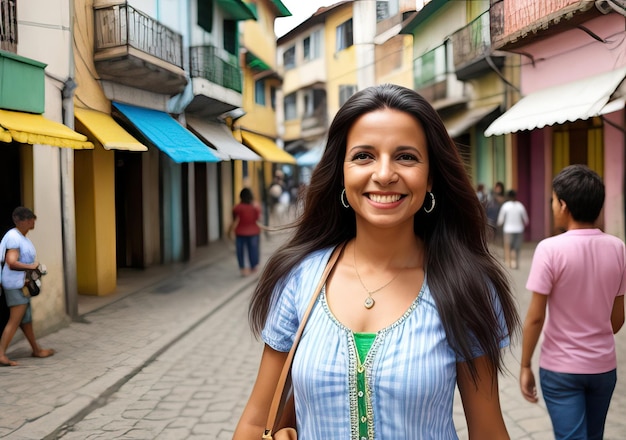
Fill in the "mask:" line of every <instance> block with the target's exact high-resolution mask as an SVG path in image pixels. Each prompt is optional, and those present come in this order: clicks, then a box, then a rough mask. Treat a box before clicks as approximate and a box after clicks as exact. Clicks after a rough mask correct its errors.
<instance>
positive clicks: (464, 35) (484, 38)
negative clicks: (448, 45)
mask: <svg viewBox="0 0 626 440" xmlns="http://www.w3.org/2000/svg"><path fill="white" fill-rule="evenodd" d="M452 48H453V59H454V70H455V72H456V77H457V79H459V80H460V81H467V80H469V79H473V78H477V77H480V76H482V75H484V74H485V73H486V72H489V71H491V70H492V69H493V68H498V69H500V68H501V67H502V66H504V57H503V56H491V53H492V49H491V23H490V14H489V11H487V12H485V13H483V14H482V15H480V16H479V17H478V18H476V19H475V20H473V21H472V22H471V23H469V24H468V25H467V26H464V27H462V28H461V29H459V30H458V31H456V32H455V33H454V34H452Z"/></svg>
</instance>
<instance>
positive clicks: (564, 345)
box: [520, 165, 626, 440]
mask: <svg viewBox="0 0 626 440" xmlns="http://www.w3.org/2000/svg"><path fill="white" fill-rule="evenodd" d="M552 189H553V191H552V213H553V215H554V225H555V227H556V228H558V229H560V230H563V231H565V232H564V233H562V234H560V235H557V236H554V237H550V238H547V239H545V240H543V241H541V242H540V243H539V244H538V245H537V248H536V250H535V254H534V256H533V261H532V265H531V269H530V274H529V276H528V281H527V283H526V288H527V289H528V290H530V291H532V292H533V296H532V299H531V302H530V305H529V308H528V312H527V315H526V319H525V322H524V327H523V339H522V360H521V372H520V388H521V391H522V395H523V396H524V398H525V399H526V400H528V401H529V402H533V403H535V402H537V401H538V399H537V387H536V384H535V376H534V374H533V371H532V369H531V359H532V355H533V352H534V350H535V347H536V345H537V342H538V340H539V336H540V334H541V332H542V330H543V342H542V345H541V352H540V357H539V378H540V383H541V390H542V394H543V398H544V401H545V402H546V406H547V408H548V412H549V414H550V419H551V420H552V426H553V429H554V435H555V438H556V440H560V439H575V438H576V439H578V438H580V439H589V440H592V439H598V440H601V439H602V437H603V433H604V423H605V420H606V414H607V412H608V409H609V404H610V402H611V396H612V394H613V390H614V389H615V384H616V381H617V375H616V368H617V361H616V356H615V338H614V334H615V333H617V331H618V330H619V329H620V328H621V327H622V325H623V323H624V290H625V289H626V279H625V277H626V271H625V264H626V257H625V247H624V243H623V242H622V241H621V240H620V239H619V238H617V237H614V236H612V235H608V234H605V233H604V232H602V231H601V230H599V229H597V228H594V223H595V221H596V220H597V218H598V216H599V215H600V211H601V210H602V205H603V204H604V184H603V183H602V180H601V179H600V176H598V174H596V173H595V172H594V171H592V170H591V169H589V168H588V167H586V166H584V165H570V166H568V167H566V168H564V169H563V170H562V171H561V172H560V173H559V174H558V175H557V176H556V177H555V178H554V180H553V181H552ZM546 310H547V311H548V316H547V317H546ZM544 323H545V325H544Z"/></svg>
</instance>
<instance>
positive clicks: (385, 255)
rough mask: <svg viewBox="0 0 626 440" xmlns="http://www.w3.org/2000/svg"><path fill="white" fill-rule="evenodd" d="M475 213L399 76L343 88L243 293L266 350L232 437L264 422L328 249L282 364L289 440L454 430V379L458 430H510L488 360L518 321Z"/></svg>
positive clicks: (469, 188)
mask: <svg viewBox="0 0 626 440" xmlns="http://www.w3.org/2000/svg"><path fill="white" fill-rule="evenodd" d="M484 224H485V214H484V210H483V209H482V208H481V206H480V203H479V202H478V199H477V198H476V194H475V190H474V187H473V185H472V183H471V181H470V179H469V177H468V175H467V174H466V172H465V168H464V165H463V162H462V160H461V158H460V156H459V154H458V151H457V149H456V146H455V144H454V142H453V141H452V140H451V139H450V137H449V135H448V134H447V131H446V128H445V126H444V125H443V123H442V121H441V119H440V117H439V116H438V114H437V112H436V111H435V110H434V109H433V108H432V106H431V105H430V104H429V103H428V102H427V101H426V100H425V99H424V98H423V97H421V96H420V95H419V94H417V93H416V92H415V91H413V90H410V89H407V88H404V87H401V86H396V85H389V84H387V85H380V86H375V87H369V88H366V89H364V90H362V91H360V92H357V93H356V94H354V95H353V96H352V97H351V98H350V99H349V100H348V101H347V102H346V103H345V104H344V105H343V107H341V109H340V110H339V112H338V113H337V115H336V117H335V119H334V120H333V122H332V124H331V126H330V129H329V132H328V143H327V146H326V149H325V152H324V154H323V157H322V159H321V161H320V163H319V165H318V166H317V167H316V168H315V170H314V171H313V175H312V177H311V181H310V184H309V186H308V189H307V192H306V202H305V204H304V212H303V214H302V215H301V216H300V217H299V218H298V219H297V220H296V230H295V231H294V234H293V236H292V237H291V238H290V239H289V240H288V241H287V242H286V243H285V244H284V245H283V246H282V247H281V248H280V249H279V250H278V251H277V252H276V253H274V255H273V256H272V257H271V258H270V260H269V261H268V263H267V264H266V266H265V268H264V270H263V273H262V275H261V279H260V281H259V284H258V286H257V287H256V289H255V292H254V294H253V298H252V301H251V304H250V310H249V316H250V320H251V326H252V328H253V330H254V332H255V333H256V334H257V335H259V334H260V335H261V337H262V339H263V341H264V342H265V346H264V351H263V355H262V359H261V365H260V368H259V374H258V376H257V379H256V383H255V385H254V387H253V390H252V394H251V396H250V399H249V401H248V403H247V405H246V407H245V409H244V411H243V414H242V416H241V419H240V421H239V424H238V425H237V428H236V431H235V435H234V439H235V440H239V439H246V440H247V439H251V438H260V436H261V434H262V433H263V429H264V428H265V423H266V417H267V415H268V412H269V408H270V402H271V400H272V395H273V392H274V388H275V385H276V384H277V381H278V378H279V374H280V373H281V369H282V367H283V364H284V363H285V359H286V356H287V352H288V351H289V349H290V347H291V344H292V341H293V340H294V333H295V331H296V329H297V328H298V325H299V321H300V317H301V316H302V314H303V312H304V310H305V308H306V307H307V304H308V303H309V301H310V298H311V295H312V293H313V291H314V290H315V289H314V288H315V287H316V285H317V284H318V281H319V279H320V277H321V274H322V272H323V270H324V268H325V266H326V263H327V261H328V259H329V256H330V254H331V253H332V251H333V250H334V249H335V247H337V246H340V245H343V246H344V247H343V251H342V253H341V255H340V257H339V259H338V260H337V262H336V264H335V266H334V269H333V272H332V273H331V275H330V277H329V278H328V280H327V281H326V283H325V286H324V288H323V289H322V291H321V293H320V295H319V298H318V299H317V302H316V303H315V306H314V308H313V310H312V313H311V315H310V317H309V319H308V321H307V324H306V327H305V329H304V333H303V335H302V338H301V339H300V343H299V345H298V350H297V352H296V355H295V358H294V362H293V365H292V369H291V377H292V381H293V389H294V399H293V400H292V402H294V403H293V405H295V414H296V415H297V416H296V420H297V423H296V422H295V421H294V420H290V421H289V422H290V423H289V424H291V426H295V425H294V423H295V424H296V425H297V430H298V438H300V439H301V440H302V439H304V440H312V439H348V438H359V439H361V438H366V439H374V438H375V439H389V440H397V439H423V440H427V439H443V438H445V439H456V438H457V435H456V431H455V427H454V422H453V411H452V409H453V402H454V393H455V388H456V387H457V386H458V389H459V390H460V394H461V397H462V400H463V404H464V408H465V414H466V420H467V426H468V431H469V435H470V438H480V439H487V438H488V439H496V440H497V439H508V438H509V436H508V434H507V430H506V426H505V424H504V421H503V418H502V414H501V409H500V403H499V396H498V371H499V370H500V368H501V367H502V352H501V350H502V348H503V347H505V346H507V345H508V344H509V335H510V333H511V332H514V331H516V329H517V322H518V317H517V312H516V309H515V303H514V300H513V298H512V294H511V288H510V286H509V284H508V281H507V277H506V274H505V273H504V271H503V269H502V268H501V266H500V265H499V264H498V263H497V260H496V259H495V258H494V257H493V256H492V255H491V254H490V253H489V250H488V246H487V241H486V232H485V228H484ZM285 414H294V411H293V407H292V406H291V405H290V406H289V407H288V408H287V410H286V411H285Z"/></svg>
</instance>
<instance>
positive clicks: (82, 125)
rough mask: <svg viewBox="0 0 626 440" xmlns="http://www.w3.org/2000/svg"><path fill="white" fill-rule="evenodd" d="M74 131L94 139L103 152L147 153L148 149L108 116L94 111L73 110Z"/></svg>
mask: <svg viewBox="0 0 626 440" xmlns="http://www.w3.org/2000/svg"><path fill="white" fill-rule="evenodd" d="M74 117H75V118H76V122H77V124H76V130H78V131H79V132H81V133H83V134H85V135H87V136H88V137H89V138H91V139H96V140H97V141H98V142H99V143H100V144H102V146H103V147H104V149H105V150H128V151H147V150H148V147H146V146H145V145H144V144H142V143H141V142H139V141H138V140H137V139H135V138H134V137H133V136H132V135H131V134H130V133H128V132H127V131H126V130H124V129H123V128H122V126H121V125H119V124H118V123H117V122H115V120H114V119H113V118H112V117H111V116H110V115H108V114H106V113H103V112H99V111H96V110H87V109H84V108H75V109H74Z"/></svg>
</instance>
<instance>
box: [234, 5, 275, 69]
mask: <svg viewBox="0 0 626 440" xmlns="http://www.w3.org/2000/svg"><path fill="white" fill-rule="evenodd" d="M250 3H256V10H257V20H256V21H255V20H246V21H244V22H241V23H240V25H239V28H240V30H241V32H242V33H241V37H240V38H241V46H242V47H246V48H248V49H250V50H251V51H252V52H253V53H254V54H255V55H256V56H257V57H259V58H261V59H262V60H263V61H264V62H265V63H266V64H267V65H268V66H270V67H271V68H272V69H273V70H276V38H275V37H274V19H275V17H274V12H273V10H272V9H270V8H271V7H272V6H270V1H269V0H256V1H254V2H250Z"/></svg>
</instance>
